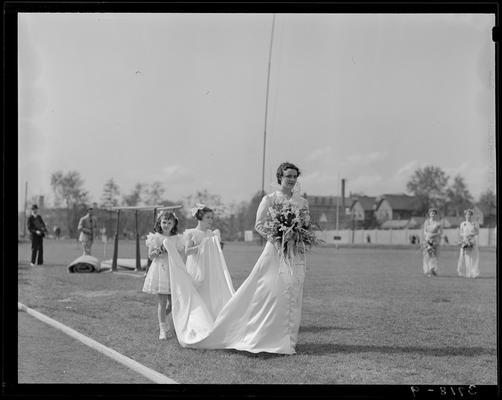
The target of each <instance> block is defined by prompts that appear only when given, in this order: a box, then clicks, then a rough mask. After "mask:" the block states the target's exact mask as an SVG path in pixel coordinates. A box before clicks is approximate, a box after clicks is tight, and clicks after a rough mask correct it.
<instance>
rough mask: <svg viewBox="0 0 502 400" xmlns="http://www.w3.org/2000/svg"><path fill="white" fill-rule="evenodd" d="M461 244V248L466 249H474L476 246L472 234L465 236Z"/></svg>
mask: <svg viewBox="0 0 502 400" xmlns="http://www.w3.org/2000/svg"><path fill="white" fill-rule="evenodd" d="M459 244H460V248H461V249H464V250H472V248H473V247H474V241H473V239H472V237H470V236H467V237H465V238H464V239H463V240H462V241H461V242H460V243H459Z"/></svg>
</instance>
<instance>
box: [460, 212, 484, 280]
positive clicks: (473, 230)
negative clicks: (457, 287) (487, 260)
mask: <svg viewBox="0 0 502 400" xmlns="http://www.w3.org/2000/svg"><path fill="white" fill-rule="evenodd" d="M473 214H474V212H473V211H472V210H471V209H467V210H465V211H464V215H465V221H463V222H462V223H461V224H460V256H459V258H458V264H457V272H458V275H459V276H465V277H466V278H477V277H478V276H479V244H478V235H479V226H478V224H477V223H476V222H475V221H473V220H472V216H473Z"/></svg>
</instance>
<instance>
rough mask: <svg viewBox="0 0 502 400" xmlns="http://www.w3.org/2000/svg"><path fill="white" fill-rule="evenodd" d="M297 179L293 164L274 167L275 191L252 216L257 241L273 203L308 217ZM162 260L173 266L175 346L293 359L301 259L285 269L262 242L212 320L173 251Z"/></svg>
mask: <svg viewBox="0 0 502 400" xmlns="http://www.w3.org/2000/svg"><path fill="white" fill-rule="evenodd" d="M298 175H299V169H298V168H297V167H296V166H295V165H293V164H290V163H283V164H281V166H280V167H279V169H278V172H277V180H278V183H279V184H280V185H281V189H280V190H279V191H276V192H274V193H271V194H268V195H266V196H264V197H263V199H262V201H261V203H260V206H259V208H258V211H257V215H256V224H255V228H256V230H257V231H258V232H259V233H260V234H261V235H263V236H266V235H265V231H264V223H265V222H266V221H267V218H268V214H267V213H268V210H269V207H270V206H271V205H272V204H273V203H274V202H290V203H291V204H292V205H294V206H296V207H298V208H300V209H302V210H304V212H305V213H307V212H308V203H307V201H306V199H304V198H302V197H300V196H293V188H294V186H295V184H296V180H297V178H298ZM169 245H170V244H169V243H167V242H166V246H169ZM168 250H169V249H168ZM168 254H169V256H170V257H171V259H170V262H171V264H172V265H173V266H175V267H174V268H171V269H170V272H171V290H172V292H173V311H172V313H173V321H174V325H175V328H176V335H177V338H178V341H179V343H180V344H181V346H183V347H190V348H203V349H236V350H243V351H248V352H251V353H259V352H269V353H279V354H295V346H296V343H297V340H298V330H299V327H300V319H301V311H302V297H303V282H304V278H305V260H304V257H303V256H295V257H294V258H293V262H289V263H287V262H286V261H285V259H284V258H283V257H281V256H280V253H279V251H278V250H277V249H276V247H275V246H274V244H272V243H271V242H267V243H266V245H265V248H264V249H263V252H262V254H261V256H260V257H259V259H258V261H257V262H256V264H255V266H254V268H253V270H252V271H251V273H250V275H249V276H248V278H247V279H246V280H245V281H244V282H243V283H242V285H241V286H240V287H239V289H238V290H237V291H236V292H235V294H234V295H233V297H232V298H231V299H230V300H229V301H228V302H227V303H226V304H225V305H224V306H223V308H222V309H221V311H220V312H219V313H218V315H216V316H215V317H214V316H213V314H212V312H211V311H210V310H209V307H208V306H207V303H206V302H205V301H204V299H203V298H202V296H201V295H200V294H199V293H198V292H197V290H196V288H195V286H194V285H193V283H192V282H191V279H190V275H189V274H188V273H187V272H186V271H185V270H184V268H183V264H182V261H181V258H180V257H179V255H178V254H177V253H176V252H174V251H168Z"/></svg>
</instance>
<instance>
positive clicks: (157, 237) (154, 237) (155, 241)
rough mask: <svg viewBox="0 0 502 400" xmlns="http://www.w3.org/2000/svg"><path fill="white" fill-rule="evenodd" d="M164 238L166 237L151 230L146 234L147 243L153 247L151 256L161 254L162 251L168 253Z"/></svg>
mask: <svg viewBox="0 0 502 400" xmlns="http://www.w3.org/2000/svg"><path fill="white" fill-rule="evenodd" d="M164 239H165V237H164V236H163V235H161V234H160V233H157V232H155V233H152V232H150V233H149V234H148V235H147V236H146V245H147V246H148V247H149V248H150V249H152V250H151V252H150V257H152V259H153V258H155V257H158V256H160V255H161V254H162V253H166V252H167V249H166V248H165V247H164V244H163V242H164Z"/></svg>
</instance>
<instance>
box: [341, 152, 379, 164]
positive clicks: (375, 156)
mask: <svg viewBox="0 0 502 400" xmlns="http://www.w3.org/2000/svg"><path fill="white" fill-rule="evenodd" d="M387 155H388V153H387V152H379V151H374V152H372V153H366V154H351V155H349V156H347V157H346V158H345V160H344V162H343V163H344V165H358V166H368V165H371V164H373V163H375V162H377V161H380V160H384V159H385V158H386V157H387Z"/></svg>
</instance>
